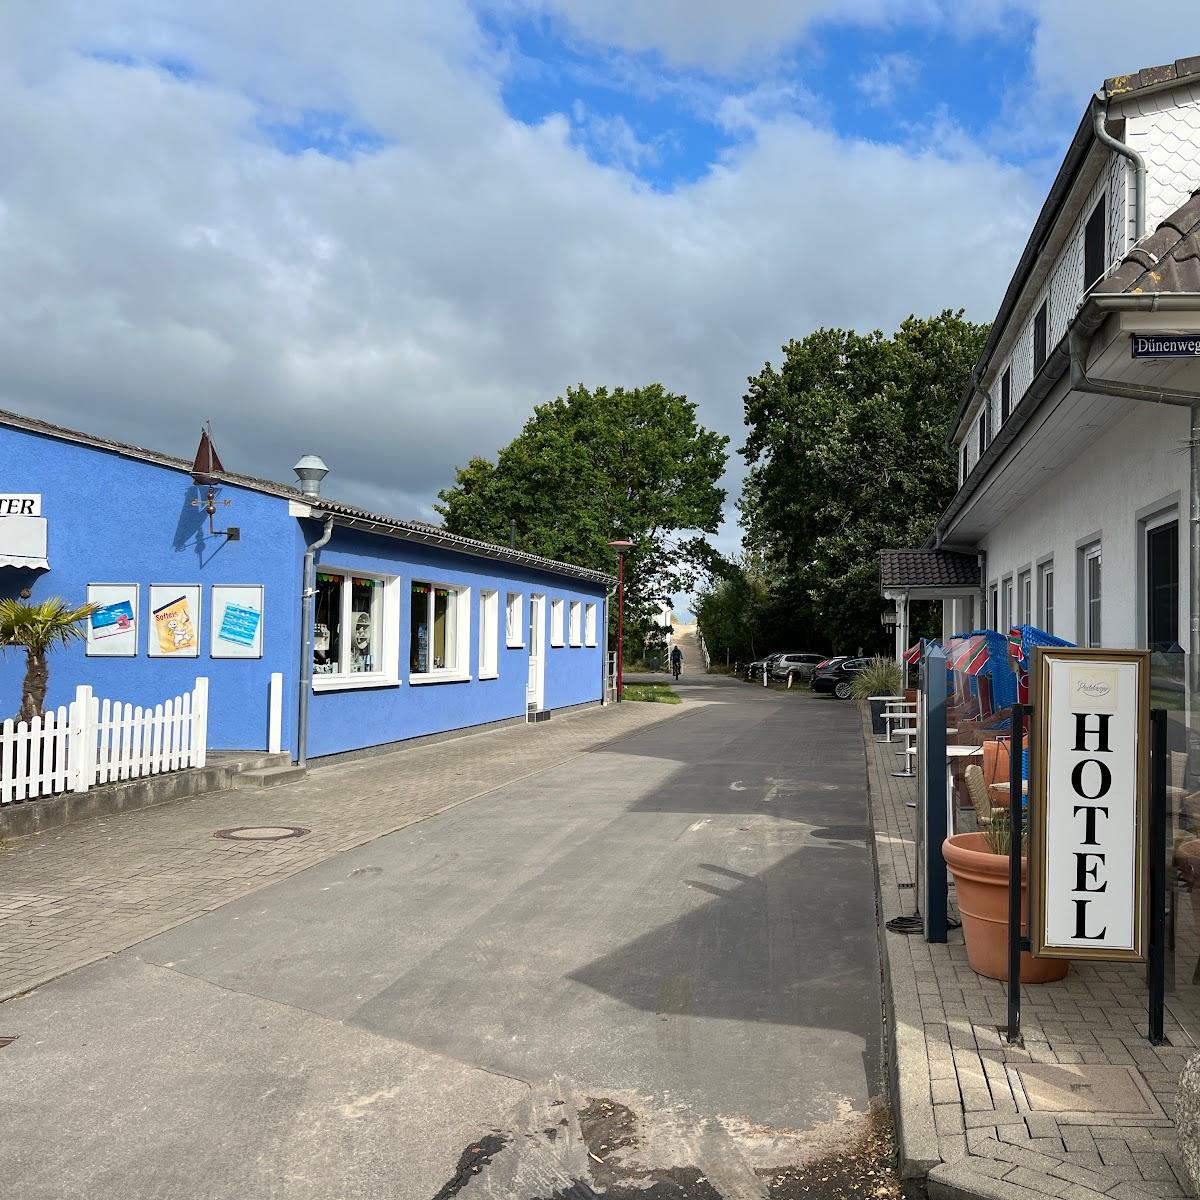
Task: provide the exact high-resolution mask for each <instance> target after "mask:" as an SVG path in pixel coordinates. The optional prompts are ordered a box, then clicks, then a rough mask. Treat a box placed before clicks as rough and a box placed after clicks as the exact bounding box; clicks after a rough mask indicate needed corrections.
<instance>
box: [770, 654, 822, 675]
mask: <svg viewBox="0 0 1200 1200" xmlns="http://www.w3.org/2000/svg"><path fill="white" fill-rule="evenodd" d="M825 657H826V656H825V655H824V654H781V655H780V656H779V657H778V658H777V659H776V660H775V662H774V663H773V664H772V665H771V666H769V667H768V668H767V674H768V675H770V676H771V678H772V679H787V678H788V676H789V675H790V676H791V677H792V678H794V679H802V680H807V679H811V678H812V677H813V674H814V673H815V672H816V669H817V666H818V664H819V663H823V662H824V661H825Z"/></svg>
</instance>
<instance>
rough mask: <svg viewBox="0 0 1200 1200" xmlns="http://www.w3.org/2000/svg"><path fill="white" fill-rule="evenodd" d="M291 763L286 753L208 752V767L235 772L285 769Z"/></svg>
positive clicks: (261, 751) (289, 756)
mask: <svg viewBox="0 0 1200 1200" xmlns="http://www.w3.org/2000/svg"><path fill="white" fill-rule="evenodd" d="M291 761H292V756H291V755H290V754H287V753H282V754H271V753H269V752H268V751H266V750H210V751H209V752H208V765H209V766H213V767H230V768H232V769H233V770H235V771H253V770H257V769H260V768H262V767H286V766H287V765H288V764H289V763H290V762H291Z"/></svg>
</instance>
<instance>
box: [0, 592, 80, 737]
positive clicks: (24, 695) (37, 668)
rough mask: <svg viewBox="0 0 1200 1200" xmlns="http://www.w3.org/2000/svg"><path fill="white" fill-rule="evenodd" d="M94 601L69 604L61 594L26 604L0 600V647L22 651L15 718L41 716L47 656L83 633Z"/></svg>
mask: <svg viewBox="0 0 1200 1200" xmlns="http://www.w3.org/2000/svg"><path fill="white" fill-rule="evenodd" d="M94 608H95V605H93V604H80V605H78V606H74V607H73V606H71V605H69V604H68V603H67V602H66V601H65V600H64V599H62V597H61V596H52V597H50V598H49V599H47V600H39V601H38V602H37V603H36V604H26V603H24V602H23V601H21V600H0V649H8V648H9V647H19V648H20V649H22V650H24V651H25V679H24V680H23V682H22V683H21V709H20V711H19V712H18V713H17V720H18V721H32V720H33V718H34V717H38V716H41V714H42V709H43V707H44V706H45V703H46V692H47V690H48V688H49V686H50V666H49V663H48V662H47V658H48V656H49V654H50V651H51V650H53V649H54V647H55V646H65V645H66V644H67V643H68V642H71V641H73V640H74V639H75V638H81V637H83V636H84V629H83V622H84V621H86V620H87V618H88V617H89V616H90V615H91V614H92V611H93V610H94Z"/></svg>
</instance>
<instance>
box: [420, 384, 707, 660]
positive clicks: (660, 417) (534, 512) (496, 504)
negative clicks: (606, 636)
mask: <svg viewBox="0 0 1200 1200" xmlns="http://www.w3.org/2000/svg"><path fill="white" fill-rule="evenodd" d="M728 441H729V439H728V438H726V437H723V436H721V435H720V434H717V433H713V432H712V431H711V430H708V429H705V428H704V427H703V426H702V425H700V424H699V423H698V422H697V420H696V406H695V404H693V403H691V402H690V401H689V400H687V399H686V398H685V397H683V396H677V395H674V394H673V393H671V392H668V391H667V390H666V389H665V388H663V387H662V385H661V384H651V385H649V386H647V387H640V388H632V389H628V390H627V389H625V388H615V389H613V390H612V391H609V390H608V389H607V388H603V387H601V388H596V389H594V390H589V389H587V388H585V387H584V386H582V385H580V386H579V387H576V388H570V389H568V391H567V394H566V396H565V397H562V396H560V397H559V398H557V399H556V400H554V401H552V402H551V403H549V404H541V405H538V406H537V407H536V408H535V409H534V411H533V416H532V417H530V419H529V420H528V421H527V422H526V424H525V427H524V429H523V430H522V431H521V433H520V434H519V435H518V436H517V437H516V438H515V439H514V440H513V441H512V442H510V443H509V444H508V445H507V446H505V447H504V448H503V449H502V450H501V451H500V453H499V455H498V456H497V459H496V461H495V462H494V463H493V462H491V461H490V460H488V459H486V458H473V459H472V460H471V461H470V462H469V463H468V464H467V465H466V466H465V467H460V468H459V469H458V470H457V472H456V475H455V482H454V485H453V487H450V488H447V489H445V490H444V491H442V492H441V493H439V497H440V499H441V501H442V503H441V504H439V505H438V506H437V511H438V512H439V513H441V514H442V518H443V522H444V524H445V526H446V528H447V529H448V530H449V531H451V532H452V533H458V534H462V535H464V536H467V537H474V538H479V539H480V540H482V541H485V542H492V543H494V544H497V545H507V544H508V540H509V521H510V520H515V521H516V544H517V548H518V549H520V550H525V551H527V552H529V553H531V554H540V555H543V556H545V557H547V558H553V559H558V560H560V561H562V562H569V563H573V564H575V565H576V566H581V567H592V568H594V569H596V570H601V571H609V572H612V571H614V570H615V566H616V559H615V556H614V554H613V551H612V549H611V548H610V547H609V545H608V543H609V542H610V541H612V540H614V539H616V538H628V539H630V540H631V541H632V542H633V548H632V549H631V550H630V551H629V552H628V554H627V556H626V563H625V571H626V581H625V582H626V620H627V625H628V626H630V627H631V640H632V638H633V637H637V636H639V635H640V636H644V634H645V632H646V630H648V629H649V627H650V622H651V619H652V617H653V614H654V612H655V610H656V607H657V603H658V602H659V601H660V600H669V598H670V596H671V595H672V594H674V593H675V592H678V591H682V590H686V589H688V588H689V587H691V586H692V585H693V583H694V581H695V578H696V574H697V572H698V571H699V570H700V569H701V568H702V567H703V566H704V565H705V564H706V563H707V562H708V561H709V556H710V554H711V551H710V550H709V548H708V543H707V542H706V541H705V539H704V538H703V537H700V536H698V535H699V534H702V533H713V532H715V531H716V529H717V527H718V525H719V524H720V520H721V506H722V504H723V503H724V500H725V492H724V490H723V489H722V488H720V487H719V486H718V481H719V480H720V478H721V475H722V474H723V473H724V470H725V462H726V453H725V447H726V445H727V444H728ZM681 535H682V536H681ZM632 656H633V655H632V654H631V657H632Z"/></svg>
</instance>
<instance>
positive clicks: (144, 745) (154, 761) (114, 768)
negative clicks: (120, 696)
mask: <svg viewBox="0 0 1200 1200" xmlns="http://www.w3.org/2000/svg"><path fill="white" fill-rule="evenodd" d="M207 751H208V680H207V679H206V678H204V677H203V676H201V677H200V678H198V679H197V680H196V686H195V687H193V688H192V690H191V691H190V692H184V694H183V695H182V696H174V697H172V698H171V699H170V700H167V701H165V702H164V703H162V704H156V705H155V706H154V707H153V708H142V707H141V706H136V707H135V706H134V705H132V704H122V703H121V702H120V701H114V700H101V699H99V698H98V697H96V696H93V695H92V689H91V688H90V687H79V688H77V689H76V690H75V699H74V700H73V701H72V702H71V703H70V704H69V705H66V704H64V705H61V706H60V707H59V708H57V709H55V710H54V711H53V712H47V713H44V714H43V715H42V716H40V717H34V719H33V720H32V721H28V722H26V721H12V720H11V719H10V720H7V721H5V722H4V724H3V725H2V726H0V805H4V804H12V803H13V802H14V801H16V800H32V799H35V798H36V797H38V796H52V795H55V794H56V793H60V792H86V791H87V790H88V789H89V788H92V787H95V786H96V785H97V784H101V783H115V782H118V781H120V780H125V779H141V778H142V777H143V776H145V775H161V774H163V773H164V772H166V771H181V770H183V769H185V768H187V767H202V766H204V763H205V761H206V757H207Z"/></svg>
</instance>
